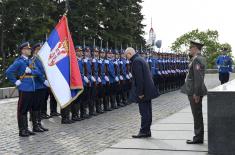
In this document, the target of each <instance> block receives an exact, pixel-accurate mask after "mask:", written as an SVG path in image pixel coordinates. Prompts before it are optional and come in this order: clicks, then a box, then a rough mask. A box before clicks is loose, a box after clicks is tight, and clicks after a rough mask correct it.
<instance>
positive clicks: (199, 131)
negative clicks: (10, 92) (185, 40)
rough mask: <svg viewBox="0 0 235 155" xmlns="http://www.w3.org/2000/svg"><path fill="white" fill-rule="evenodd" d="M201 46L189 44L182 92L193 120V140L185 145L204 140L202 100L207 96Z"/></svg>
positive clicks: (197, 43)
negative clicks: (188, 103) (187, 64)
mask: <svg viewBox="0 0 235 155" xmlns="http://www.w3.org/2000/svg"><path fill="white" fill-rule="evenodd" d="M202 47H203V44H201V43H199V42H195V41H191V42H190V49H189V51H190V52H189V55H190V56H191V60H190V63H189V72H188V74H187V77H186V81H185V84H184V86H183V87H182V90H181V91H182V92H183V93H185V94H187V95H188V99H189V102H190V106H191V109H192V114H193V119H194V133H195V136H194V137H193V140H187V141H186V143H187V144H202V143H203V140H204V124H203V115H202V98H203V96H205V95H206V94H207V89H206V86H205V83H204V77H205V70H206V59H205V58H204V57H203V56H202V55H201V50H202Z"/></svg>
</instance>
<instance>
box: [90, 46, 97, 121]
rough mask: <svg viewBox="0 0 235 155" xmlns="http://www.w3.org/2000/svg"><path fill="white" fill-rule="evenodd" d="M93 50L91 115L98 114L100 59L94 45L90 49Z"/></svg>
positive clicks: (91, 60)
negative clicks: (97, 57)
mask: <svg viewBox="0 0 235 155" xmlns="http://www.w3.org/2000/svg"><path fill="white" fill-rule="evenodd" d="M90 52H91V58H90V63H91V77H90V79H91V100H90V103H89V115H90V116H96V115H98V114H97V113H96V109H95V107H96V99H97V84H98V82H97V80H98V61H97V59H96V58H95V53H97V52H98V48H97V47H95V46H94V47H93V49H92V50H91V51H90Z"/></svg>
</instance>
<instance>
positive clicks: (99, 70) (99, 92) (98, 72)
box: [93, 47, 105, 114]
mask: <svg viewBox="0 0 235 155" xmlns="http://www.w3.org/2000/svg"><path fill="white" fill-rule="evenodd" d="M101 51H102V52H104V51H103V50H100V49H99V48H98V47H96V48H95V49H94V58H93V60H94V61H93V63H94V64H95V65H94V70H95V78H96V97H95V109H96V113H97V114H102V113H104V112H103V109H102V98H103V97H104V90H103V89H104V88H103V85H104V84H105V80H104V81H103V82H104V83H103V82H102V74H104V65H102V63H103V59H102V58H101V56H100V53H101Z"/></svg>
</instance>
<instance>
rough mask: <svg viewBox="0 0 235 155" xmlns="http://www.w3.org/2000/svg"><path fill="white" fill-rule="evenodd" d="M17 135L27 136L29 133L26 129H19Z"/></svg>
mask: <svg viewBox="0 0 235 155" xmlns="http://www.w3.org/2000/svg"><path fill="white" fill-rule="evenodd" d="M19 136H20V137H29V133H28V131H27V130H21V131H20V132H19Z"/></svg>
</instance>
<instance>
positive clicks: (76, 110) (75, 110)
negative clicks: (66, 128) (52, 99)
mask: <svg viewBox="0 0 235 155" xmlns="http://www.w3.org/2000/svg"><path fill="white" fill-rule="evenodd" d="M75 52H76V57H77V61H78V66H79V69H80V73H81V75H82V74H83V70H82V56H83V52H82V47H81V46H75ZM80 105H81V95H80V96H78V97H77V98H76V100H74V101H73V103H71V113H72V121H75V122H76V121H81V120H83V118H81V117H80ZM67 118H68V116H67ZM65 119H66V118H65ZM64 122H68V124H70V123H69V122H70V121H69V120H66V121H64Z"/></svg>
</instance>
